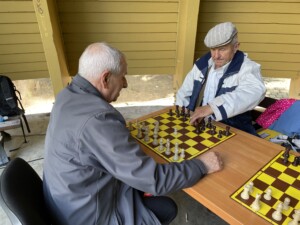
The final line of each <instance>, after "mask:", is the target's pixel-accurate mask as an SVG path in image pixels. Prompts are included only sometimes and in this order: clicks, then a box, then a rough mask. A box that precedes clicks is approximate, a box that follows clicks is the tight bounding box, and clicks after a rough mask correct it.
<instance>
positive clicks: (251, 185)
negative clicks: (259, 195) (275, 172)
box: [249, 181, 254, 194]
mask: <svg viewBox="0 0 300 225" xmlns="http://www.w3.org/2000/svg"><path fill="white" fill-rule="evenodd" d="M253 186H254V184H253V182H252V181H250V182H249V187H250V188H249V193H250V194H251V193H252V192H253Z"/></svg>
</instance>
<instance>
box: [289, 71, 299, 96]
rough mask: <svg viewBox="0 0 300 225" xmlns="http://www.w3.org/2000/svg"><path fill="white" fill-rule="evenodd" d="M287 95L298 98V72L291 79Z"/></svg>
mask: <svg viewBox="0 0 300 225" xmlns="http://www.w3.org/2000/svg"><path fill="white" fill-rule="evenodd" d="M289 97H290V98H296V99H300V72H298V73H297V77H294V78H292V79H291V83H290V93H289Z"/></svg>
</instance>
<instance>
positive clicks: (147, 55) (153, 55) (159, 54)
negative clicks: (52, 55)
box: [0, 50, 176, 63]
mask: <svg viewBox="0 0 300 225" xmlns="http://www.w3.org/2000/svg"><path fill="white" fill-rule="evenodd" d="M124 54H125V56H126V59H127V60H129V59H172V60H175V56H176V51H175V50H174V51H140V52H137V51H135V52H124ZM80 55H81V52H77V53H75V52H74V53H72V54H71V55H69V56H68V61H69V62H73V63H78V60H79V57H80ZM0 62H1V55H0Z"/></svg>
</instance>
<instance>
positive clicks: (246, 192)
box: [241, 184, 250, 200]
mask: <svg viewBox="0 0 300 225" xmlns="http://www.w3.org/2000/svg"><path fill="white" fill-rule="evenodd" d="M249 193H250V185H249V184H246V185H245V186H244V190H243V192H242V193H241V198H242V199H244V200H248V199H249Z"/></svg>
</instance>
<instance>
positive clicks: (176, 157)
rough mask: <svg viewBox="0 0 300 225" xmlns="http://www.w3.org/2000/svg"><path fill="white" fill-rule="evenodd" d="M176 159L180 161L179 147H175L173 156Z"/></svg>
mask: <svg viewBox="0 0 300 225" xmlns="http://www.w3.org/2000/svg"><path fill="white" fill-rule="evenodd" d="M173 160H174V161H178V148H175V150H174V157H173Z"/></svg>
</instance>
